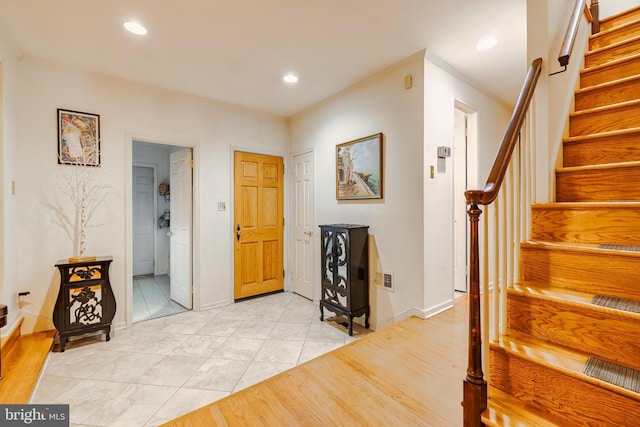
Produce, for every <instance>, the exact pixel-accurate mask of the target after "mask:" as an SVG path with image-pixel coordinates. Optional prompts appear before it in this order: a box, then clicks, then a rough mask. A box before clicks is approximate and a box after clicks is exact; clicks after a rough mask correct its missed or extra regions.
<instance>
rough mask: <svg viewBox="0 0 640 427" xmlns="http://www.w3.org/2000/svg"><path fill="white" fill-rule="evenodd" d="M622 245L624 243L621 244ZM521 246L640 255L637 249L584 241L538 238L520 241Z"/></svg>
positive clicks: (583, 252)
mask: <svg viewBox="0 0 640 427" xmlns="http://www.w3.org/2000/svg"><path fill="white" fill-rule="evenodd" d="M620 246H622V245H620ZM520 247H524V248H531V249H541V248H542V249H545V248H546V249H556V250H562V251H563V252H575V253H578V254H583V255H588V254H607V255H609V256H611V255H620V256H624V257H631V259H633V258H634V257H640V252H635V251H625V250H623V249H608V248H601V247H600V246H599V245H598V244H595V243H582V242H570V243H568V242H549V241H545V240H536V241H532V242H531V241H530V242H522V243H520Z"/></svg>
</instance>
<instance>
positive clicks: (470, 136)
mask: <svg viewBox="0 0 640 427" xmlns="http://www.w3.org/2000/svg"><path fill="white" fill-rule="evenodd" d="M456 110H460V111H462V112H463V113H464V114H465V116H466V118H467V123H466V125H467V126H466V127H467V135H466V149H465V171H464V176H465V180H466V189H467V190H468V189H473V188H478V187H477V176H478V165H477V160H476V162H473V161H472V160H471V159H477V158H478V155H477V150H478V111H477V109H475V108H473V107H471V106H469V105H468V104H466V103H464V102H462V101H460V100H458V99H456V100H455V101H454V106H453V110H452V112H451V114H452V116H453V129H452V133H453V135H454V138H453V144H452V151H454V150H453V148H454V147H455V144H456V141H455V112H456ZM453 163H454V165H455V159H454V162H453ZM459 172H460V171H458V170H456V169H455V167H454V171H453V182H452V187H453V189H454V190H455V188H456V181H457V180H458V179H459V177H460V175H459ZM457 208H458V206H457V204H456V198H455V195H454V197H453V199H452V207H451V214H452V219H453V220H454V221H452V224H451V232H452V236H455V235H456V230H455V228H456V223H455V218H456V209H457ZM465 229H466V235H467V239H465V247H466V249H465V253H466V260H465V265H466V266H467V272H466V285H465V287H466V292H467V293H468V292H469V270H468V268H469V264H468V263H469V254H468V244H467V242H468V238H469V221H468V217H467V216H465ZM456 242H457V239H455V238H454V239H453V248H452V251H453V253H452V266H454V265H456V261H458V260H457V259H456V257H457V249H458V245H457V243H456ZM451 292H452V294H454V297H455V292H456V275H455V272H454V274H452V281H451Z"/></svg>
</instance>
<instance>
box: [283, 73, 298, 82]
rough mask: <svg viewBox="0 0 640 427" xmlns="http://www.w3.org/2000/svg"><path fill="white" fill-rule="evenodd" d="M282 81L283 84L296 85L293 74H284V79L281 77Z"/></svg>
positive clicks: (296, 80)
mask: <svg viewBox="0 0 640 427" xmlns="http://www.w3.org/2000/svg"><path fill="white" fill-rule="evenodd" d="M282 80H283V81H284V82H285V83H292V84H293V83H298V76H296V75H295V74H293V73H289V74H285V75H284V77H282Z"/></svg>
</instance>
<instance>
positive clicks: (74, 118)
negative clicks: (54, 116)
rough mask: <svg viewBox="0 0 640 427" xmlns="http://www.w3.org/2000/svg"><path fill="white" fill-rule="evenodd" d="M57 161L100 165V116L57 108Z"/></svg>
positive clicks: (65, 163)
mask: <svg viewBox="0 0 640 427" xmlns="http://www.w3.org/2000/svg"><path fill="white" fill-rule="evenodd" d="M58 163H60V164H63V165H77V166H100V116H99V115H97V114H89V113H81V112H79V111H71V110H63V109H61V108H58Z"/></svg>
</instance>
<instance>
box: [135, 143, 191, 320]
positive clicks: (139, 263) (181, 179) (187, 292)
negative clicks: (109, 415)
mask: <svg viewBox="0 0 640 427" xmlns="http://www.w3.org/2000/svg"><path fill="white" fill-rule="evenodd" d="M132 153H133V156H132V160H133V162H132V164H133V169H132V204H131V206H132V208H131V209H132V244H133V245H132V246H133V252H132V255H133V257H132V258H133V259H132V270H131V271H132V276H133V277H132V283H133V287H132V297H133V304H132V307H133V313H132V321H133V322H140V321H143V320H149V319H155V318H158V317H163V316H168V315H172V314H177V313H181V312H184V311H187V310H190V309H191V308H192V306H193V301H192V295H193V292H192V277H191V275H192V265H193V262H192V248H191V228H192V227H191V225H192V211H193V200H192V194H193V191H192V163H191V157H192V154H191V148H185V147H179V146H173V145H165V144H156V143H149V142H143V141H138V140H135V139H134V140H133V144H132Z"/></svg>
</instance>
